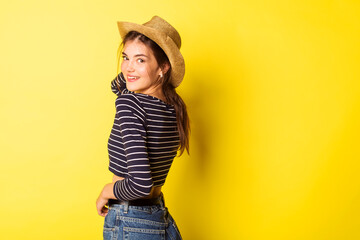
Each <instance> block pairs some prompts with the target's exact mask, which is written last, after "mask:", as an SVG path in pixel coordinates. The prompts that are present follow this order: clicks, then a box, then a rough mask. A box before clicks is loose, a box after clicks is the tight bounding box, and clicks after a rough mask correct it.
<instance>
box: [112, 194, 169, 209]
mask: <svg viewBox="0 0 360 240" xmlns="http://www.w3.org/2000/svg"><path fill="white" fill-rule="evenodd" d="M112 204H121V205H127V206H151V205H158V204H160V205H163V206H165V200H164V195H163V193H162V192H161V193H160V195H159V196H158V197H155V198H139V199H134V200H126V201H124V200H119V199H109V200H108V205H109V206H110V205H112Z"/></svg>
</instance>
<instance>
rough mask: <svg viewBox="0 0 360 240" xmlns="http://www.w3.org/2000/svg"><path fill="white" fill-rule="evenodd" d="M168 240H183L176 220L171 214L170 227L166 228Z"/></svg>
mask: <svg viewBox="0 0 360 240" xmlns="http://www.w3.org/2000/svg"><path fill="white" fill-rule="evenodd" d="M166 239H170V240H182V237H181V234H180V231H179V228H178V227H177V225H176V222H175V220H174V219H173V218H172V216H171V215H170V213H169V226H168V227H167V228H166Z"/></svg>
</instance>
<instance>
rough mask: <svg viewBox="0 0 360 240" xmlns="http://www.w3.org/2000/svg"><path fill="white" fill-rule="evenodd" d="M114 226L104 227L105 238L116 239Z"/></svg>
mask: <svg viewBox="0 0 360 240" xmlns="http://www.w3.org/2000/svg"><path fill="white" fill-rule="evenodd" d="M114 230H115V229H114V228H105V227H104V229H103V239H104V240H113V239H114Z"/></svg>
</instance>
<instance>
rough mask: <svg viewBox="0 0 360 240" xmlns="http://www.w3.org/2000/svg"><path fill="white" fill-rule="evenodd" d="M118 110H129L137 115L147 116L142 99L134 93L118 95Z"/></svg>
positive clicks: (116, 101) (116, 103) (116, 102)
mask: <svg viewBox="0 0 360 240" xmlns="http://www.w3.org/2000/svg"><path fill="white" fill-rule="evenodd" d="M115 105H116V109H117V111H121V110H127V111H131V112H133V113H134V114H136V115H140V116H141V117H143V118H145V110H144V108H143V106H142V103H141V102H140V100H139V99H138V98H137V97H136V96H135V95H134V94H132V93H126V94H122V95H120V96H118V97H117V98H116V100H115Z"/></svg>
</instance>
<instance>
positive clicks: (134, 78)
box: [128, 76, 139, 82]
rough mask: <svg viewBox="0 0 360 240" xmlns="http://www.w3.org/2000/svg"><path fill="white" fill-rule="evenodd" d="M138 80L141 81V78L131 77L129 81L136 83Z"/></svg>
mask: <svg viewBox="0 0 360 240" xmlns="http://www.w3.org/2000/svg"><path fill="white" fill-rule="evenodd" d="M138 79H139V77H130V76H128V81H129V82H134V81H136V80H138Z"/></svg>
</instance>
